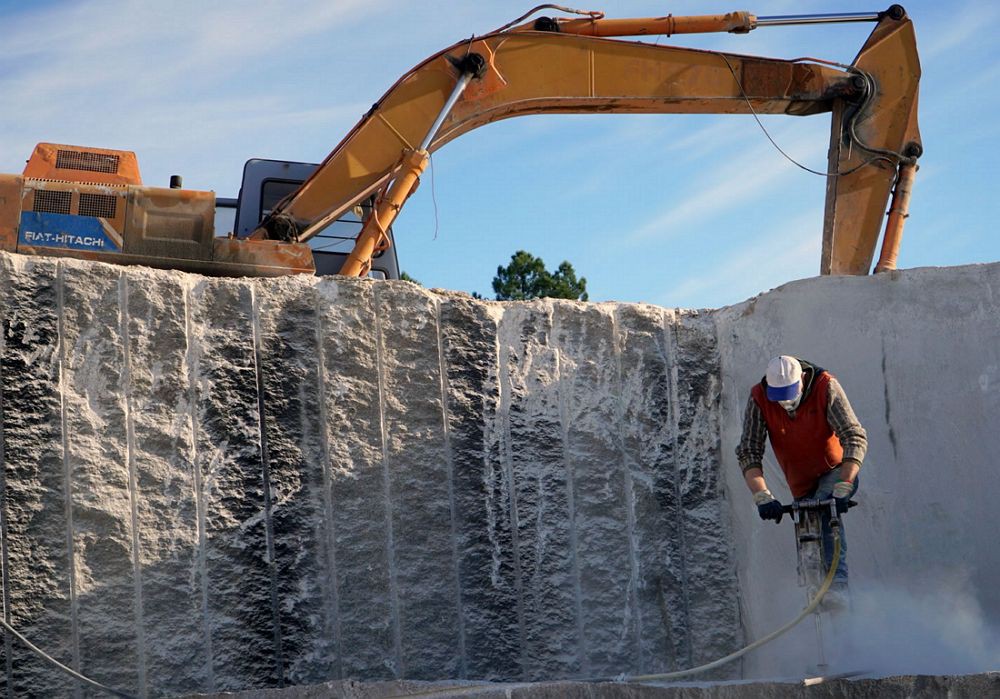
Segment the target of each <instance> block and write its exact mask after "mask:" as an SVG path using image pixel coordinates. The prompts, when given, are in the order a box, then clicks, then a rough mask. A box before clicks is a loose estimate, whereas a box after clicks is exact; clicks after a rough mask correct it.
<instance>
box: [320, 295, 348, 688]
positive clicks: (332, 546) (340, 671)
mask: <svg viewBox="0 0 1000 699" xmlns="http://www.w3.org/2000/svg"><path fill="white" fill-rule="evenodd" d="M330 283H331V284H336V282H334V281H331V282H330ZM321 298H322V297H321V296H320V294H319V293H317V294H316V296H315V299H316V303H315V305H314V311H315V315H316V383H317V386H318V388H319V417H320V422H319V424H320V427H319V428H320V449H321V453H322V455H323V517H324V518H325V519H326V527H325V531H326V541H325V542H323V543H324V548H325V549H326V558H327V570H326V575H325V576H324V579H325V580H327V581H329V585H330V589H329V593H330V595H329V602H328V604H327V610H326V612H327V619H326V629H327V632H328V633H329V634H330V637H331V638H332V639H333V652H334V655H335V658H334V661H333V668H334V674H335V675H336V676H337V677H339V678H343V676H344V664H343V641H342V636H341V627H340V584H339V580H338V578H337V536H336V531H334V526H333V520H334V517H333V482H332V478H331V477H330V469H331V468H332V462H331V459H330V422H329V414H328V412H327V407H326V395H327V393H326V391H327V374H326V352H325V349H324V344H323V340H324V335H325V333H324V332H323V314H322V312H321V309H320V299H321Z"/></svg>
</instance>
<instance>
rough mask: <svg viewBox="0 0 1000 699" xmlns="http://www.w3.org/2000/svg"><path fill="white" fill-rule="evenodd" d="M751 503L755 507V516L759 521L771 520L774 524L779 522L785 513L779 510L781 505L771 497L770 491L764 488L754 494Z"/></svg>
mask: <svg viewBox="0 0 1000 699" xmlns="http://www.w3.org/2000/svg"><path fill="white" fill-rule="evenodd" d="M753 501H754V504H755V505H757V514H759V515H760V518H761V519H763V520H768V519H773V520H774V521H775V523H776V524H778V523H780V522H781V518H782V516H784V514H785V513H784V512H783V511H782V509H781V503H780V502H778V501H777V500H776V499H775V498H774V496H773V495H771V491H770V490H767V489H766V488H765V489H764V490H760V491H758V492H756V493H754V494H753Z"/></svg>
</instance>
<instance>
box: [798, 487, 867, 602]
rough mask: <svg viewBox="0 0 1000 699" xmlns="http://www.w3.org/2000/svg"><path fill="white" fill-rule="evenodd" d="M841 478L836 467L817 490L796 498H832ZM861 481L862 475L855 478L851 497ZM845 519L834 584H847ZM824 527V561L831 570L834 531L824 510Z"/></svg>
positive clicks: (842, 520) (841, 527)
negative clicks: (834, 488)
mask: <svg viewBox="0 0 1000 699" xmlns="http://www.w3.org/2000/svg"><path fill="white" fill-rule="evenodd" d="M839 480H840V469H839V468H835V469H833V470H831V471H830V472H829V473H827V474H826V475H825V476H823V477H822V478H820V479H819V480H818V481H817V482H816V488H815V490H813V491H812V492H811V493H810V494H808V495H806V496H804V497H801V498H796V500H812V499H815V500H826V499H828V498H831V497H833V486H835V485H836V484H837V481H839ZM860 481H861V477H860V476H858V477H856V478H855V479H854V490H852V491H851V497H854V494H855V493H856V492H858V483H859V482H860ZM844 519H845V518H844V517H841V518H840V562H838V563H837V572H836V573H834V574H833V584H834V585H838V584H839V585H846V584H847V532H845V531H844ZM822 528H823V563H824V564H825V566H826V569H827V570H829V569H830V563H831V562H832V561H833V532H832V531H831V529H830V513H829V511H824V512H823V515H822Z"/></svg>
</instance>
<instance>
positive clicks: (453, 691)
mask: <svg viewBox="0 0 1000 699" xmlns="http://www.w3.org/2000/svg"><path fill="white" fill-rule="evenodd" d="M838 563H840V535H839V532H836V530H835V533H834V536H833V558H832V560H831V561H830V570H828V571H827V573H826V578H825V579H824V580H823V584H822V585H820V587H819V591H818V592H817V593H816V596H815V597H813V599H812V601H811V602H810V603H809V605H808V606H807V607H806V608H805V609H803V610H802V611H801V612H800V613H799V615H798V616H797V617H795V618H794V619H792V620H791V621H790V622H788V623H787V624H785V625H784V626H782V627H781V628H779V629H775V630H774V631H772V632H771V633H769V634H767V635H766V636H764V637H763V638H759V639H757V640H756V641H754V642H753V643H751V644H750V645H748V646H745V647H743V648H741V649H740V650H738V651H736V652H734V653H730V654H729V655H727V656H725V657H724V658H719V659H718V660H713V661H712V662H710V663H706V664H704V665H699V666H698V667H692V668H690V669H688V670H678V671H677V672H662V673H658V674H655V675H635V676H633V677H623V678H620V679H619V678H612V677H607V678H601V679H587V680H561V681H563V682H574V681H575V682H662V681H664V680H674V679H677V678H679V677H687V676H688V675H695V674H697V673H699V672H705V671H707V670H711V669H713V668H717V667H719V666H720V665H725V664H726V663H728V662H730V661H732V660H736V659H737V658H739V657H742V656H744V655H746V654H747V653H749V652H750V651H752V650H754V649H755V648H760V647H761V646H762V645H764V644H765V643H770V642H771V641H773V640H774V639H776V638H777V637H778V636H780V635H782V634H783V633H785V632H787V631H788V630H790V629H791V628H792V627H793V626H795V625H796V624H798V623H799V622H800V621H802V620H803V619H805V618H806V617H807V616H809V615H810V614H812V613H813V611H814V610H815V609H816V607H817V606H819V603H820V602H821V601H822V600H823V596H824V595H825V594H826V593H827V592H828V591H829V590H830V585H832V584H833V576H834V574H835V573H836V572H837V564H838ZM546 684H550V683H549V682H534V683H522V684H518V685H509V684H504V685H500V686H502V687H504V688H507V689H511V688H516V687H521V686H525V687H526V686H529V685H530V686H536V687H537V686H545V685H546ZM497 686H498V685H496V684H475V685H471V686H466V687H451V688H448V689H431V690H427V691H423V692H415V693H413V694H395V695H393V697H430V696H436V695H445V694H448V695H451V696H458V695H461V694H469V693H472V692H478V691H481V690H483V689H488V688H496V687H497Z"/></svg>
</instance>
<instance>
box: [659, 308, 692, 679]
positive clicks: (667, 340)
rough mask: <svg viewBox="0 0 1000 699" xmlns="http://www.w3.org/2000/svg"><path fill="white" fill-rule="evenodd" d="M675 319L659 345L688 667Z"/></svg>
mask: <svg viewBox="0 0 1000 699" xmlns="http://www.w3.org/2000/svg"><path fill="white" fill-rule="evenodd" d="M677 322H679V319H678V318H677V317H676V316H675V315H673V314H668V313H667V312H664V315H663V346H664V347H665V348H666V357H664V360H665V363H666V366H667V371H668V372H669V374H668V376H669V386H670V408H669V411H670V441H671V442H672V444H673V449H672V452H673V456H674V478H673V481H674V498H675V501H676V503H677V533H678V537H679V538H680V542H681V545H680V578H681V599H683V600H684V609H683V610H682V611H681V614H682V616H683V620H682V623H681V627H682V628H683V629H684V650H683V653H684V656H683V658H682V659H683V661H684V666H685V667H691V666H692V665H693V664H694V651H693V646H694V644H693V643H692V639H691V624H690V619H691V596H690V590H689V589H688V572H687V567H688V566H687V557H688V550H687V537H686V534H685V531H684V519H685V518H684V508H683V500H682V498H681V470H680V410H679V409H678V403H679V398H680V397H679V395H678V390H677V384H678V370H677V351H678V347H677V333H676V328H675V324H676V323H677Z"/></svg>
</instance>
